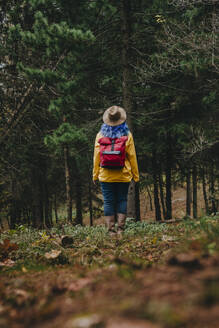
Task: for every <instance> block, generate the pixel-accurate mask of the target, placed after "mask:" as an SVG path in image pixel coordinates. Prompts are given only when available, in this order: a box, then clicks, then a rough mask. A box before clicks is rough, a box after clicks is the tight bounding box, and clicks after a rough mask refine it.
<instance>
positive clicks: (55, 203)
mask: <svg viewBox="0 0 219 328" xmlns="http://www.w3.org/2000/svg"><path fill="white" fill-rule="evenodd" d="M54 212H55V219H56V224H57V223H58V222H59V217H58V211H57V198H56V193H55V195H54Z"/></svg>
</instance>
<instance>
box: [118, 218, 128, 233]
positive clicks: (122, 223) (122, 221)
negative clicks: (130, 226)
mask: <svg viewBox="0 0 219 328" xmlns="http://www.w3.org/2000/svg"><path fill="white" fill-rule="evenodd" d="M117 218H118V230H117V233H118V234H119V235H122V233H123V231H124V230H125V220H126V214H123V213H118V214H117Z"/></svg>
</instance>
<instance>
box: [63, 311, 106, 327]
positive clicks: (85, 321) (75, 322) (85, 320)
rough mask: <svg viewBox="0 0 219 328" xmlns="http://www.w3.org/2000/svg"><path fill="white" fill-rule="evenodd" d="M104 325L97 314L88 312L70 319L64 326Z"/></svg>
mask: <svg viewBox="0 0 219 328" xmlns="http://www.w3.org/2000/svg"><path fill="white" fill-rule="evenodd" d="M105 327H106V325H105V323H104V321H103V320H102V318H101V317H100V316H99V315H98V314H90V315H86V316H81V317H78V318H74V319H71V320H69V321H68V322H67V324H66V325H65V326H64V328H105Z"/></svg>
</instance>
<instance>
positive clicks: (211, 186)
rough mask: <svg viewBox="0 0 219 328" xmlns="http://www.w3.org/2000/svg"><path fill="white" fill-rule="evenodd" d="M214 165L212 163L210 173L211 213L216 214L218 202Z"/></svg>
mask: <svg viewBox="0 0 219 328" xmlns="http://www.w3.org/2000/svg"><path fill="white" fill-rule="evenodd" d="M214 179H215V176H214V164H213V162H212V163H211V171H210V195H211V212H212V213H214V214H216V212H217V209H216V201H215V182H214Z"/></svg>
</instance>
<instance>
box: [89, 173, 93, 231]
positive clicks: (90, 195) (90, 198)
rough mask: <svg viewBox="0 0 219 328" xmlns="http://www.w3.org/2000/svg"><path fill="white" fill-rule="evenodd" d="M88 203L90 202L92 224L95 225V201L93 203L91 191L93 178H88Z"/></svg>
mask: <svg viewBox="0 0 219 328" xmlns="http://www.w3.org/2000/svg"><path fill="white" fill-rule="evenodd" d="M88 204H89V215H90V226H91V227H92V226H93V203H92V191H91V179H90V177H89V180H88Z"/></svg>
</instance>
